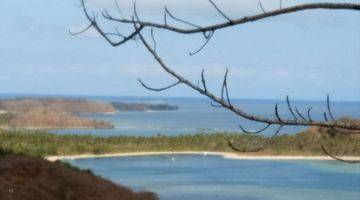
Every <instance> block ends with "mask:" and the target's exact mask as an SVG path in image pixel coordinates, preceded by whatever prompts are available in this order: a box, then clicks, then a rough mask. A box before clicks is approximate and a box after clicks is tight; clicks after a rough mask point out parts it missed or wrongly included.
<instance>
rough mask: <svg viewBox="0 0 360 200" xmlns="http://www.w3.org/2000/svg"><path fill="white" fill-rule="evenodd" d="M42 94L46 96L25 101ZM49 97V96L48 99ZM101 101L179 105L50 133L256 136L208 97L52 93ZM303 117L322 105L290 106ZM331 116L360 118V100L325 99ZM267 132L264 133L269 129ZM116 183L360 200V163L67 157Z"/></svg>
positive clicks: (175, 196) (255, 104) (268, 199)
mask: <svg viewBox="0 0 360 200" xmlns="http://www.w3.org/2000/svg"><path fill="white" fill-rule="evenodd" d="M22 97H29V96H23V95H15V96H14V95H7V96H6V95H2V96H0V98H22ZM31 97H45V96H31ZM47 97H48V96H47ZM52 97H63V98H77V99H79V98H81V99H88V100H96V101H104V102H129V103H167V104H171V105H177V106H179V109H178V110H174V111H149V112H117V113H113V114H86V113H83V114H79V115H80V116H82V117H87V118H92V119H97V120H104V121H109V122H111V123H112V124H114V125H115V127H114V129H66V130H51V132H52V133H55V134H92V135H97V136H104V137H108V136H118V135H128V136H153V135H157V134H164V135H180V134H196V133H216V132H231V133H239V132H241V130H240V129H239V125H241V126H242V127H244V128H246V129H248V130H251V131H255V130H258V129H259V128H262V127H263V126H264V124H259V123H255V122H251V121H249V120H245V119H243V118H241V117H239V116H237V115H235V114H234V113H232V112H231V111H228V110H226V109H223V108H215V107H212V106H211V105H210V102H211V101H209V100H208V99H200V98H164V97H106V96H101V97H100V96H52ZM291 103H292V106H294V107H295V106H296V107H297V108H298V110H299V111H300V112H302V113H303V115H307V114H306V112H307V110H308V108H310V107H312V110H311V117H312V118H313V119H320V120H321V119H323V113H324V112H326V111H327V108H326V101H292V102H291ZM232 104H234V105H237V106H238V107H239V108H241V109H243V110H244V111H246V112H249V113H252V114H255V115H260V116H265V117H269V118H275V114H274V106H275V104H278V105H279V114H280V116H281V117H283V118H291V114H290V113H289V111H288V109H287V104H286V101H284V100H253V99H252V100H251V99H233V100H232ZM331 110H332V113H333V115H334V116H335V117H336V118H340V117H343V116H350V117H353V118H360V102H341V101H333V102H331ZM274 128H276V127H273V129H268V130H266V131H264V132H263V134H264V135H271V134H272V133H273V131H274ZM305 129H306V127H301V126H292V127H286V128H284V129H283V130H282V131H281V134H296V133H298V132H300V131H302V130H305ZM65 161H66V162H69V163H71V164H73V165H75V166H78V167H80V168H83V169H91V170H92V171H93V172H94V173H95V174H97V175H99V176H101V177H104V178H107V179H109V180H111V181H113V182H115V183H118V184H121V185H125V186H128V187H130V188H132V189H134V190H136V191H143V190H147V191H153V192H156V193H157V194H158V195H159V197H160V200H234V199H236V200H318V199H327V200H359V199H360V164H347V163H342V162H339V161H335V160H328V161H323V160H311V161H310V160H287V161H285V160H235V159H225V158H223V157H221V156H210V155H207V156H203V155H159V156H134V157H110V158H109V157H107V158H84V159H74V160H65Z"/></svg>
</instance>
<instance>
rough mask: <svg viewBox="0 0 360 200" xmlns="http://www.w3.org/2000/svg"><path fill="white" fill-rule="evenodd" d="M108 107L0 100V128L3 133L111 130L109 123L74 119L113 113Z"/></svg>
mask: <svg viewBox="0 0 360 200" xmlns="http://www.w3.org/2000/svg"><path fill="white" fill-rule="evenodd" d="M114 112H116V110H115V108H114V107H112V106H111V105H109V104H106V103H102V102H95V101H87V100H83V99H60V98H21V99H5V100H0V127H1V128H5V129H14V128H16V129H17V128H20V129H58V128H96V129H98V128H113V125H112V124H110V123H109V122H104V121H98V120H93V119H87V118H82V117H79V116H77V115H76V114H79V113H114Z"/></svg>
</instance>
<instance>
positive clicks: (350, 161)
mask: <svg viewBox="0 0 360 200" xmlns="http://www.w3.org/2000/svg"><path fill="white" fill-rule="evenodd" d="M321 149H322V151H323V152H324V153H325V154H326V155H328V156H330V157H332V158H334V159H335V160H338V161H341V162H346V163H360V160H346V159H343V158H340V157H338V156H335V155H333V154H331V153H330V152H329V151H328V150H326V148H325V146H324V145H323V144H321Z"/></svg>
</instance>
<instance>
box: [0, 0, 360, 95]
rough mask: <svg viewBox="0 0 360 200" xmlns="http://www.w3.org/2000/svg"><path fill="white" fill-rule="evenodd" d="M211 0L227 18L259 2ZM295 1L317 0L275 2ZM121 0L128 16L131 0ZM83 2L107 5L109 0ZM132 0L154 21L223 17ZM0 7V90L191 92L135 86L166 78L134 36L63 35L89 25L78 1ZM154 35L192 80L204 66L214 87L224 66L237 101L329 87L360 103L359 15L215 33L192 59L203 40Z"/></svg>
mask: <svg viewBox="0 0 360 200" xmlns="http://www.w3.org/2000/svg"><path fill="white" fill-rule="evenodd" d="M215 2H216V3H217V4H218V5H219V7H222V8H223V10H224V11H225V12H226V13H228V15H229V16H232V17H234V18H237V17H242V16H245V15H250V14H256V13H259V12H261V10H260V8H259V6H258V3H257V1H252V0H217V1H215ZM278 2H279V1H278V0H263V5H264V7H265V9H268V10H271V9H275V8H276V7H278ZM301 2H318V1H315V0H313V1H295V0H284V3H283V4H284V6H289V5H294V4H295V3H301ZM330 2H336V1H331V0H330ZM337 2H344V1H337ZM347 2H356V3H360V1H359V0H358V1H355V0H352V1H351V0H350V1H347ZM119 3H120V6H121V8H122V10H123V12H124V14H125V15H129V14H130V11H131V1H130V0H120V1H119ZM88 4H89V6H90V7H91V9H93V10H101V9H103V8H109V9H110V11H111V9H112V11H115V10H114V8H115V7H114V3H113V0H88ZM137 5H138V10H139V12H140V17H141V18H143V19H151V20H159V19H161V18H162V16H161V13H162V12H161V10H160V9H161V8H162V6H164V5H168V7H169V8H170V9H171V10H172V11H173V12H174V13H176V15H177V16H185V17H187V18H188V19H189V18H191V19H193V20H194V21H195V22H196V23H199V24H209V23H212V22H220V21H221V20H222V18H221V17H220V16H219V15H218V13H216V12H215V10H214V9H213V8H212V7H211V6H210V5H209V4H208V2H207V1H206V0H138V1H137ZM0 12H1V13H2V17H1V18H0V23H1V24H2V27H1V29H0V44H1V45H0V93H19V94H70V95H115V96H117V95H120V96H169V97H170V96H176V97H179V96H185V97H199V95H198V94H196V93H195V92H193V91H191V90H189V89H188V88H186V87H183V86H179V87H176V88H173V89H171V90H168V91H165V92H161V93H154V92H151V91H147V90H145V89H144V88H142V87H141V86H139V84H138V83H137V78H142V79H143V80H144V81H146V82H147V83H151V84H152V85H153V86H162V85H166V84H167V83H171V82H172V81H173V79H172V78H171V77H169V76H168V75H167V74H166V73H164V72H163V71H162V70H161V68H160V67H159V66H158V65H157V63H156V62H154V60H153V59H152V58H151V57H150V55H149V53H148V52H147V51H146V50H145V49H144V48H143V46H141V44H140V43H139V42H130V43H128V44H126V45H123V46H120V47H117V48H113V47H111V46H110V45H108V44H107V43H106V42H105V41H104V40H103V39H102V38H100V37H99V36H98V35H97V34H96V33H95V32H94V31H89V32H87V33H85V34H82V35H79V36H76V37H74V36H70V35H69V34H68V30H69V29H71V30H74V31H76V30H81V28H83V27H86V25H87V21H86V19H85V18H84V16H83V13H82V11H81V8H80V6H79V1H78V0H47V1H40V0H36V1H35V0H18V1H13V0H1V1H0ZM113 13H114V14H117V13H115V12H113ZM113 25H116V24H113ZM105 27H107V28H112V26H110V25H105ZM119 28H120V30H125V31H126V30H128V29H127V27H123V26H121V27H119ZM155 35H156V38H157V41H158V53H159V54H160V55H161V56H162V57H163V58H164V60H165V61H166V62H167V63H168V64H169V65H170V66H172V67H173V68H174V69H175V70H177V71H179V72H180V73H181V74H183V75H184V76H186V77H188V78H189V79H191V80H193V81H194V82H196V81H197V80H199V78H200V72H201V69H202V68H204V69H205V70H206V76H207V78H208V84H209V87H210V89H212V90H213V91H215V92H217V91H219V90H220V82H221V78H222V76H223V73H224V70H225V68H229V69H230V76H229V88H230V93H231V96H232V97H235V98H261V99H269V98H271V99H279V98H283V97H284V96H285V95H291V96H292V98H293V99H309V100H319V99H324V98H325V97H326V94H330V95H331V96H332V98H333V99H336V100H351V101H359V100H360V59H359V58H360V12H355V11H320V10H316V11H306V12H301V13H295V14H290V15H285V16H281V17H276V18H271V19H266V20H263V21H258V22H255V23H250V24H246V25H243V26H239V27H236V28H230V29H226V30H221V31H218V32H216V33H215V35H214V38H213V40H212V41H211V42H210V43H209V45H208V46H207V48H206V49H204V50H203V51H202V52H201V53H199V54H197V55H195V56H189V55H188V52H189V51H192V50H194V49H196V48H197V47H199V46H200V45H201V43H202V40H201V37H200V36H199V35H193V36H184V35H178V34H174V33H169V32H166V31H155Z"/></svg>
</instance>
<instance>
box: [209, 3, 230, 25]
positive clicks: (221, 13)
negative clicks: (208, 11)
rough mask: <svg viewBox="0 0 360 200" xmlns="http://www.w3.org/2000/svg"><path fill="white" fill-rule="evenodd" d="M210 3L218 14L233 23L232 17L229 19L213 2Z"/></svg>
mask: <svg viewBox="0 0 360 200" xmlns="http://www.w3.org/2000/svg"><path fill="white" fill-rule="evenodd" d="M209 2H210V3H211V5H212V6H213V7H214V8H215V9H216V11H218V13H219V14H220V15H221V16H223V17H224V18H225V19H226V20H228V21H229V22H230V23H232V20H231V19H230V17H228V16H227V15H225V13H224V12H223V11H222V10H220V8H219V7H218V6H217V5H216V4H215V3H214V2H213V1H212V0H209Z"/></svg>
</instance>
